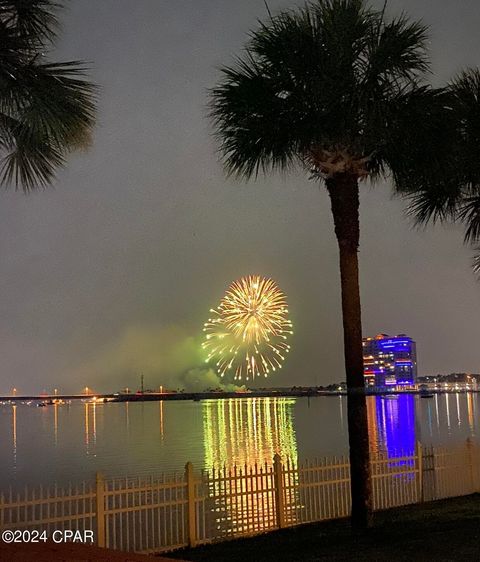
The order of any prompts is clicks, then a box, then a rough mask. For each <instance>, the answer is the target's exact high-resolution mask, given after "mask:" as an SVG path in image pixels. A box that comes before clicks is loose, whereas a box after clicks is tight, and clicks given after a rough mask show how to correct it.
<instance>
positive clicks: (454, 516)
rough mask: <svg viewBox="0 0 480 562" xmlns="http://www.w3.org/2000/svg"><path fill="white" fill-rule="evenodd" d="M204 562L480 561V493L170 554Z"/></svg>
mask: <svg viewBox="0 0 480 562" xmlns="http://www.w3.org/2000/svg"><path fill="white" fill-rule="evenodd" d="M168 556H169V557H172V558H174V557H178V558H181V559H183V560H191V561H192V562H196V561H205V562H207V561H208V562H220V561H221V562H227V561H228V562H263V561H265V562H270V561H271V562H282V561H288V562H296V561H301V562H313V561H317V560H329V561H330V560H331V561H350V560H352V561H364V560H365V561H367V560H368V561H369V562H374V561H397V560H402V561H404V560H405V561H407V560H408V561H411V560H427V561H430V560H431V561H434V562H444V561H445V562H446V561H455V562H470V561H472V562H480V494H475V495H472V496H467V497H463V498H454V499H449V500H441V501H437V502H430V503H425V504H423V505H414V506H408V507H403V508H398V509H391V510H388V511H383V512H377V513H376V514H375V524H374V527H373V528H372V529H369V530H368V531H367V532H365V533H362V534H355V533H353V532H352V531H351V529H350V526H349V522H348V521H347V520H337V521H328V522H324V523H315V524H312V525H304V526H301V527H297V528H292V529H286V530H282V531H274V532H272V533H268V534H264V535H259V536H256V537H253V538H250V539H239V540H234V541H227V542H223V543H217V544H215V545H209V546H201V547H197V548H194V549H184V550H181V551H177V552H175V553H170V554H168Z"/></svg>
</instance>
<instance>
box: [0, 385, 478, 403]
mask: <svg viewBox="0 0 480 562" xmlns="http://www.w3.org/2000/svg"><path fill="white" fill-rule="evenodd" d="M469 392H472V393H478V392H479V390H472V389H469V390H465V389H458V390H451V389H441V390H431V391H428V396H430V395H436V394H457V393H460V394H465V393H469ZM402 394H418V395H425V394H426V393H425V392H424V391H421V390H415V389H409V390H401V391H394V392H385V391H380V390H379V391H371V390H369V391H368V392H367V396H399V395H402ZM346 395H347V392H346V391H329V390H317V389H311V388H308V389H294V390H287V389H285V390H252V391H249V392H218V391H217V392H213V391H212V392H144V393H141V392H138V393H128V394H127V393H115V394H62V395H60V394H57V395H41V396H40V395H25V396H0V402H26V401H35V402H52V401H54V400H94V399H96V401H99V402H101V401H105V402H155V401H157V402H158V401H170V400H193V401H194V402H198V401H201V400H212V399H231V398H275V397H277V398H282V397H283V398H288V397H292V398H302V397H316V396H346Z"/></svg>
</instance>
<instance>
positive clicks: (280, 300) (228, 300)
mask: <svg viewBox="0 0 480 562" xmlns="http://www.w3.org/2000/svg"><path fill="white" fill-rule="evenodd" d="M211 312H212V313H213V317H212V318H209V320H208V322H206V323H205V326H204V328H203V330H204V332H205V341H204V342H203V344H202V345H203V348H204V349H205V350H206V351H207V353H208V357H207V362H212V361H215V364H216V369H217V372H218V373H219V374H220V375H221V376H222V377H223V376H224V375H226V374H227V375H228V374H231V373H233V374H234V378H235V379H236V380H241V379H242V378H246V379H247V380H249V378H252V379H253V378H255V377H257V376H265V377H266V376H267V375H268V374H269V373H270V372H271V371H276V370H277V369H279V368H281V366H282V363H283V360H284V359H285V354H286V353H288V352H289V350H290V346H289V345H288V343H287V339H288V336H289V335H290V334H293V332H292V323H291V322H290V320H289V319H288V307H287V301H286V298H285V295H284V293H282V291H280V289H279V288H278V286H277V285H276V283H275V282H274V281H273V280H272V279H267V278H265V277H260V276H258V275H250V276H248V277H242V278H241V279H239V280H238V281H234V282H233V283H232V284H231V285H230V287H229V288H228V290H227V292H226V294H225V296H224V297H223V299H222V301H221V302H220V304H219V306H218V307H217V308H216V309H212V310H211Z"/></svg>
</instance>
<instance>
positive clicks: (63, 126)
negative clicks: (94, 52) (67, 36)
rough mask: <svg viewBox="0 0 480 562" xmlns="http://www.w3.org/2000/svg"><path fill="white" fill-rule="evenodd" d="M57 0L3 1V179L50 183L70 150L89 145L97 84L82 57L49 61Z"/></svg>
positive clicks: (28, 185) (23, 184)
mask: <svg viewBox="0 0 480 562" xmlns="http://www.w3.org/2000/svg"><path fill="white" fill-rule="evenodd" d="M59 7H60V4H59V2H56V1H54V0H27V1H26V0H0V157H1V168H0V183H1V184H3V185H5V186H8V185H11V184H13V185H14V186H15V188H17V189H18V188H22V189H23V190H24V191H25V192H28V191H30V190H32V189H36V188H39V187H45V186H47V185H48V184H50V183H51V182H52V180H53V178H54V174H55V170H56V169H57V168H58V167H59V166H62V165H63V164H64V163H65V158H66V156H67V154H68V153H69V152H71V151H72V150H75V149H77V148H82V147H85V146H87V145H88V143H89V139H90V134H91V130H92V127H93V124H94V113H95V87H94V86H93V85H92V84H91V83H90V82H88V81H87V80H86V79H85V68H84V65H83V63H81V62H78V61H68V62H49V61H47V59H46V56H45V52H46V51H47V49H48V48H49V47H50V46H51V44H52V41H53V40H54V39H55V37H56V34H57V29H58V19H57V10H58V8H59Z"/></svg>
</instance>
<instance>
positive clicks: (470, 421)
mask: <svg viewBox="0 0 480 562" xmlns="http://www.w3.org/2000/svg"><path fill="white" fill-rule="evenodd" d="M466 396H467V416H468V426H469V428H470V434H471V435H472V436H473V435H475V424H474V419H475V418H474V414H473V409H474V403H473V395H472V393H471V392H467V394H466Z"/></svg>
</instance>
